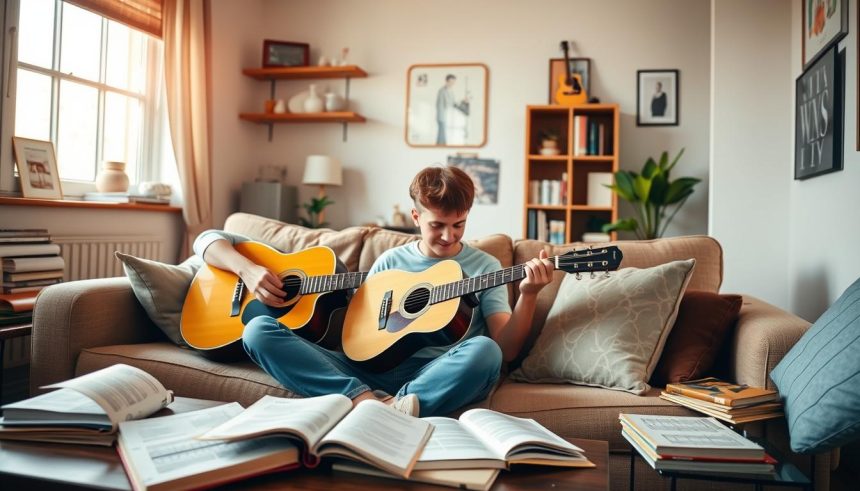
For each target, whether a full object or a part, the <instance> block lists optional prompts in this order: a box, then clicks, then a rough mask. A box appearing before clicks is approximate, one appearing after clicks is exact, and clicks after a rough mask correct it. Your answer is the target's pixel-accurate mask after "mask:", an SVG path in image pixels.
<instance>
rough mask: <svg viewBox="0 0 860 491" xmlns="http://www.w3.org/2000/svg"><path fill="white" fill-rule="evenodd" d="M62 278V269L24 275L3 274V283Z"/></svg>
mask: <svg viewBox="0 0 860 491" xmlns="http://www.w3.org/2000/svg"><path fill="white" fill-rule="evenodd" d="M62 277H63V270H62V269H52V270H49V271H27V272H24V273H3V281H33V280H48V279H53V278H62Z"/></svg>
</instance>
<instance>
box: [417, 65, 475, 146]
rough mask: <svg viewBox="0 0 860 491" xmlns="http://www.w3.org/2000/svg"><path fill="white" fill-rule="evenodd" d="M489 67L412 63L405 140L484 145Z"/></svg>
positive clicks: (447, 144)
mask: <svg viewBox="0 0 860 491" xmlns="http://www.w3.org/2000/svg"><path fill="white" fill-rule="evenodd" d="M489 78H490V77H489V70H488V69H487V66H486V65H484V64H482V63H459V64H450V65H412V66H411V67H409V70H408V72H407V74H406V130H405V132H406V134H405V136H406V143H407V144H408V145H409V146H412V147H482V146H484V144H486V142H487V92H488V88H489V85H488V84H489Z"/></svg>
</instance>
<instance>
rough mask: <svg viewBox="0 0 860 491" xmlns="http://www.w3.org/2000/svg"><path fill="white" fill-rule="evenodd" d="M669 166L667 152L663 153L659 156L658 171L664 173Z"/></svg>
mask: <svg viewBox="0 0 860 491" xmlns="http://www.w3.org/2000/svg"><path fill="white" fill-rule="evenodd" d="M668 164H669V152H663V153H661V154H660V170H661V171H665V170H666V166H667V165H668Z"/></svg>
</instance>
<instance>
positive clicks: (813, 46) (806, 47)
mask: <svg viewBox="0 0 860 491" xmlns="http://www.w3.org/2000/svg"><path fill="white" fill-rule="evenodd" d="M802 2H803V6H802V9H801V10H802V15H801V17H802V18H803V30H802V32H803V39H802V42H801V56H802V58H801V63H802V64H803V68H804V70H805V69H807V68H809V65H810V63H812V62H813V61H815V59H816V58H818V56H820V55H821V54H822V53H824V51H825V50H826V49H827V48H829V47H830V46H831V45H833V44H835V43H837V42H839V40H840V39H842V38H843V37H845V36H846V35H847V34H848V0H802Z"/></svg>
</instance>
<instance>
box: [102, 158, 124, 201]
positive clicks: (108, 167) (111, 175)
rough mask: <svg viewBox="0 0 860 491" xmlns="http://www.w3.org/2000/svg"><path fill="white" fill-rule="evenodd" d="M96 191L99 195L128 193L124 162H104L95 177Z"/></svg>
mask: <svg viewBox="0 0 860 491" xmlns="http://www.w3.org/2000/svg"><path fill="white" fill-rule="evenodd" d="M96 189H97V190H98V191H99V192H100V193H124V192H126V191H128V174H126V173H125V162H114V161H110V160H106V161H104V163H103V164H102V170H101V171H100V172H99V174H98V175H97V176H96Z"/></svg>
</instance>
